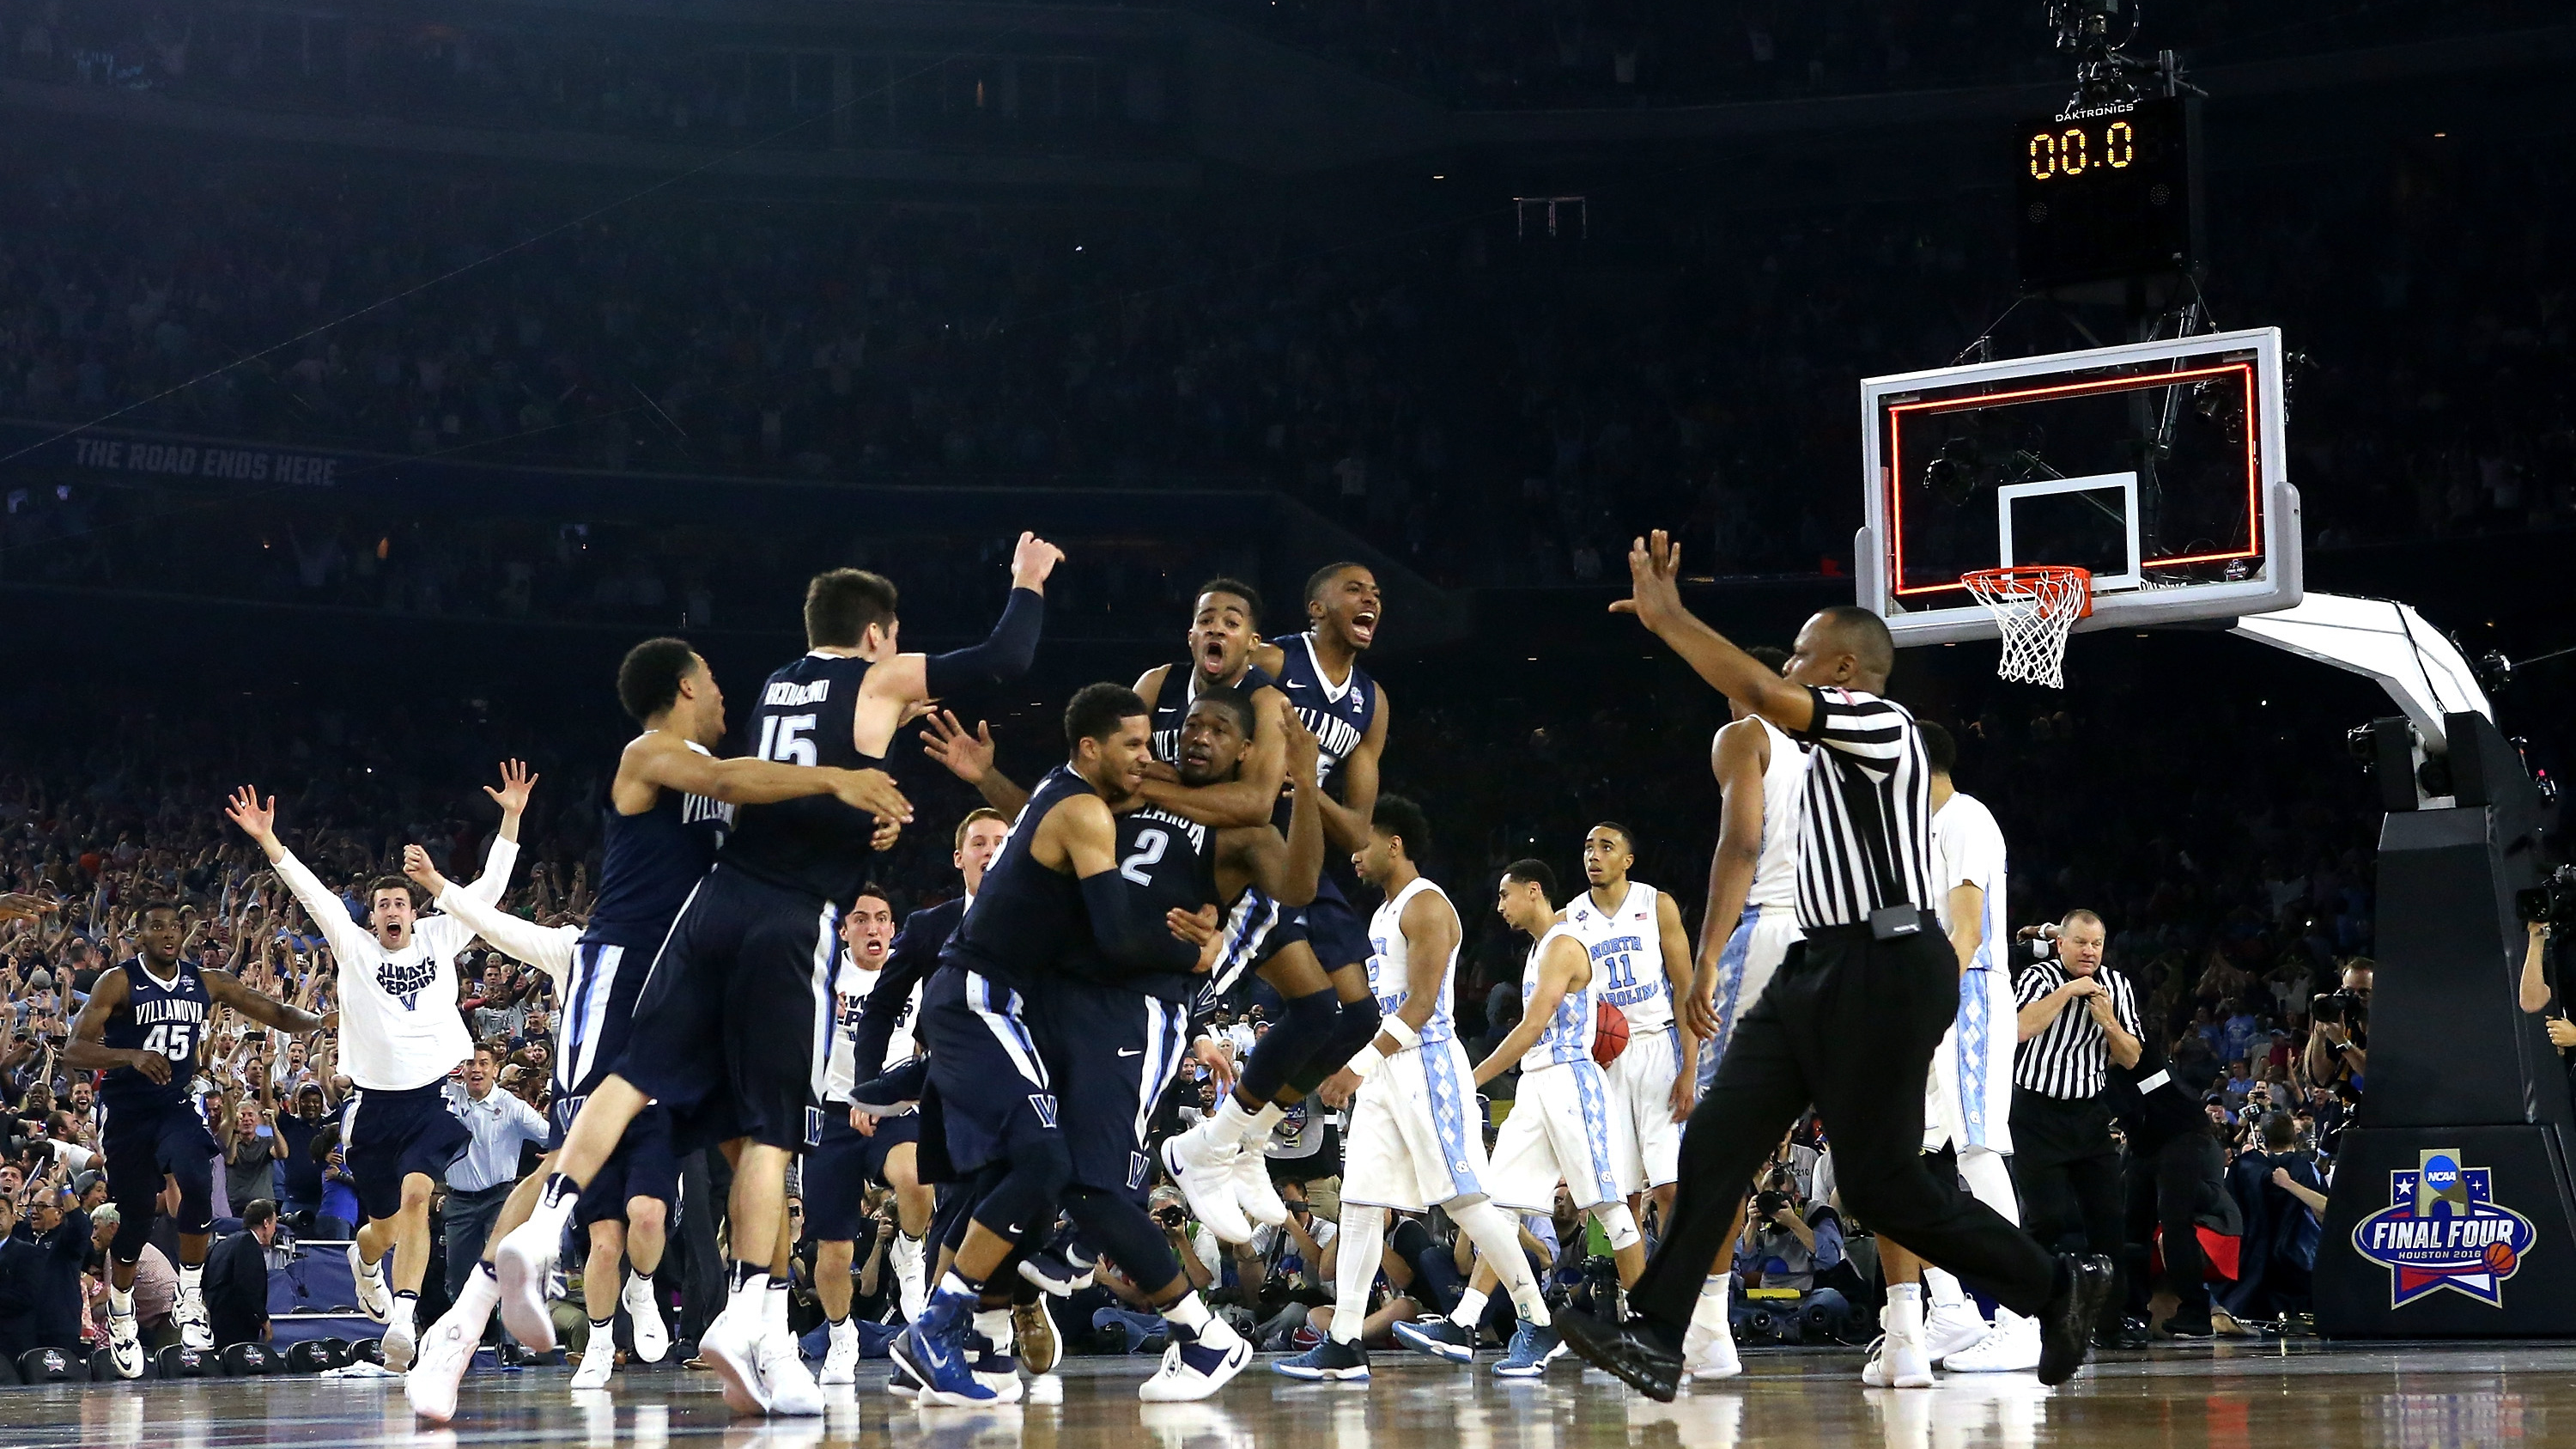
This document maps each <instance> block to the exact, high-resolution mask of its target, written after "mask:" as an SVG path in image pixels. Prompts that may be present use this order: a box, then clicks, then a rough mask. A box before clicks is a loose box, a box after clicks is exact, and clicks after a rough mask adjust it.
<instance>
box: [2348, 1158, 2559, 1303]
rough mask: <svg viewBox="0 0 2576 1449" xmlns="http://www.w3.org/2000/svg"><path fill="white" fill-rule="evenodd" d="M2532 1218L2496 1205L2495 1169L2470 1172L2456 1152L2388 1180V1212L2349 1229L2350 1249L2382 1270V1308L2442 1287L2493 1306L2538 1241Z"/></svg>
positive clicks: (2427, 1160)
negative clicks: (2386, 1283)
mask: <svg viewBox="0 0 2576 1449" xmlns="http://www.w3.org/2000/svg"><path fill="white" fill-rule="evenodd" d="M2539 1236H2540V1235H2539V1233H2538V1231H2537V1230H2536V1229H2535V1228H2534V1227H2533V1226H2532V1222H2531V1219H2529V1218H2527V1217H2524V1216H2523V1215H2522V1214H2520V1213H2518V1212H2515V1211H2514V1210H2513V1209H2511V1208H2509V1207H2506V1206H2504V1205H2503V1204H2502V1203H2499V1202H2497V1201H2496V1200H2495V1174H2494V1169H2492V1168H2486V1167H2468V1166H2464V1165H2463V1164H2462V1163H2461V1161H2460V1152H2459V1149H2458V1148H2455V1147H2437V1148H2432V1149H2430V1150H2427V1151H2423V1152H2420V1153H2418V1154H2417V1156H2416V1165H2415V1168H2414V1170H2413V1171H2407V1170H2405V1169H2403V1168H2401V1169H2398V1170H2397V1171H2394V1172H2391V1173H2390V1174H2388V1206H2386V1207H2384V1208H2381V1209H2380V1210H2379V1211H2377V1212H2374V1213H2371V1214H2369V1215H2368V1216H2366V1217H2364V1218H2363V1219H2362V1220H2361V1221H2360V1222H2358V1223H2355V1224H2354V1225H2353V1229H2352V1246H2353V1250H2354V1251H2355V1252H2357V1253H2359V1254H2360V1255H2361V1256H2362V1257H2364V1258H2366V1259H2368V1260H2369V1261H2371V1262H2373V1263H2377V1264H2379V1265H2380V1266H2381V1267H2384V1268H2386V1269H2387V1270H2388V1275H2389V1295H2388V1300H2389V1301H2388V1306H2389V1307H2391V1308H2402V1307H2404V1306H2405V1305H2407V1304H2409V1303H2413V1302H2415V1301H2416V1300H2418V1299H2421V1298H2424V1297H2426V1296H2428V1295H2430V1294H2433V1293H2436V1292H2440V1291H2442V1290H2444V1289H2448V1290H2450V1291H2451V1292H2454V1293H2458V1294H2460V1295H2462V1296H2463V1297H2468V1298H2474V1299H2476V1300H2477V1301H2479V1302H2481V1303H2484V1304H2487V1305H2489V1306H2491V1307H2501V1306H2503V1302H2504V1284H2505V1280H2506V1279H2508V1278H2511V1277H2512V1276H2513V1275H2514V1274H2515V1273H2517V1272H2519V1271H2521V1269H2522V1260H2523V1259H2524V1257H2526V1256H2527V1255H2529V1253H2530V1252H2531V1250H2532V1248H2533V1246H2534V1245H2535V1243H2536V1242H2537V1241H2538V1239H2539Z"/></svg>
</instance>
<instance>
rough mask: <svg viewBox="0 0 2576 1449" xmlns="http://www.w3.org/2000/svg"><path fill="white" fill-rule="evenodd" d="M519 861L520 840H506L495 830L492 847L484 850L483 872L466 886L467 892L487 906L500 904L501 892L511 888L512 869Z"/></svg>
mask: <svg viewBox="0 0 2576 1449" xmlns="http://www.w3.org/2000/svg"><path fill="white" fill-rule="evenodd" d="M518 863H519V842H517V841H515V840H504V839H502V838H501V835H500V832H499V831H494V832H493V834H492V848H491V849H489V850H487V851H485V852H483V873H482V874H481V875H478V876H476V877H475V878H474V884H472V885H470V886H467V887H465V890H466V892H467V893H469V894H471V895H472V896H473V897H474V899H476V900H478V901H481V902H482V903H483V904H485V905H487V906H497V905H499V904H500V903H501V893H502V892H504V891H506V890H508V889H509V888H510V871H511V869H512V868H513V867H515V866H516V865H518Z"/></svg>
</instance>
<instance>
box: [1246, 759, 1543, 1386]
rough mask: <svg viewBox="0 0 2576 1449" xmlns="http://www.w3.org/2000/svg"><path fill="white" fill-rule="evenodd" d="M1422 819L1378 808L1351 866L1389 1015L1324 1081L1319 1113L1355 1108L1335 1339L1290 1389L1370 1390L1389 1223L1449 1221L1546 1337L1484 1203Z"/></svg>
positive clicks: (1448, 935)
mask: <svg viewBox="0 0 2576 1449" xmlns="http://www.w3.org/2000/svg"><path fill="white" fill-rule="evenodd" d="M1430 839H1431V826H1430V822H1429V821H1427V820H1425V819H1424V818H1423V815H1422V810H1421V807H1420V806H1417V805H1415V804H1414V803H1413V802H1412V801H1410V800H1406V799H1404V798H1402V797H1401V796H1396V795H1381V796H1379V797H1378V799H1377V803H1376V805H1375V807H1374V808H1373V809H1372V810H1371V811H1370V812H1369V839H1368V844H1367V845H1366V846H1364V847H1363V848H1361V849H1360V850H1357V851H1354V852H1353V853H1352V855H1351V864H1352V866H1353V868H1354V869H1355V870H1356V871H1357V872H1358V874H1359V878H1360V879H1361V880H1363V881H1365V882H1367V883H1368V884H1370V885H1372V886H1375V887H1377V888H1378V889H1379V890H1380V891H1382V892H1384V893H1385V896H1386V904H1384V905H1382V906H1379V907H1378V908H1377V913H1376V914H1375V915H1373V916H1372V917H1370V918H1369V959H1368V980H1369V990H1370V992H1371V993H1372V994H1373V995H1375V997H1376V998H1377V1004H1378V1008H1379V1010H1380V1012H1381V1013H1382V1015H1383V1021H1382V1022H1381V1023H1380V1026H1379V1029H1378V1035H1377V1038H1376V1039H1375V1040H1374V1041H1371V1042H1370V1043H1369V1044H1368V1045H1367V1046H1365V1047H1362V1048H1361V1049H1360V1051H1359V1053H1358V1054H1357V1055H1355V1056H1353V1057H1352V1058H1351V1060H1350V1065H1348V1066H1346V1067H1344V1068H1342V1069H1341V1070H1340V1071H1338V1072H1335V1073H1334V1074H1333V1075H1332V1076H1331V1077H1330V1078H1328V1079H1327V1080H1326V1081H1325V1082H1324V1083H1323V1085H1322V1086H1321V1087H1319V1088H1318V1089H1317V1090H1318V1093H1319V1094H1320V1095H1321V1096H1322V1097H1323V1099H1324V1102H1325V1105H1327V1106H1331V1107H1340V1106H1342V1105H1343V1104H1344V1103H1349V1104H1350V1112H1351V1119H1350V1127H1349V1129H1348V1131H1347V1132H1346V1133H1345V1134H1344V1135H1343V1139H1342V1217H1341V1225H1340V1226H1341V1237H1340V1251H1339V1261H1340V1262H1341V1263H1342V1264H1343V1265H1344V1267H1343V1268H1342V1270H1341V1271H1340V1272H1338V1273H1336V1274H1335V1276H1334V1282H1333V1321H1332V1327H1331V1329H1330V1336H1329V1337H1327V1338H1326V1339H1325V1340H1324V1341H1323V1342H1321V1343H1318V1344H1316V1345H1315V1347H1314V1348H1313V1349H1311V1350H1309V1351H1308V1352H1306V1353H1303V1354H1300V1355H1299V1356H1297V1357H1296V1358H1293V1359H1286V1360H1283V1361H1281V1362H1279V1363H1277V1364H1274V1365H1272V1367H1273V1368H1275V1369H1277V1370H1278V1371H1279V1372H1280V1373H1282V1374H1285V1375H1287V1376H1288V1377H1290V1378H1296V1379H1365V1378H1367V1377H1368V1372H1369V1370H1368V1354H1367V1351H1366V1350H1364V1349H1362V1348H1361V1347H1360V1329H1361V1325H1362V1324H1363V1323H1364V1322H1365V1321H1366V1320H1367V1318H1368V1295H1369V1285H1370V1284H1371V1283H1373V1282H1374V1281H1375V1280H1376V1278H1377V1269H1376V1264H1377V1261H1378V1255H1379V1251H1380V1249H1381V1248H1382V1247H1383V1246H1384V1243H1385V1240H1386V1218H1387V1213H1388V1212H1389V1211H1390V1210H1395V1211H1402V1212H1415V1213H1418V1212H1424V1211H1427V1210H1429V1209H1430V1208H1432V1207H1435V1206H1436V1207H1441V1208H1445V1209H1446V1210H1447V1211H1448V1214H1449V1220H1450V1221H1451V1222H1454V1223H1456V1224H1457V1225H1458V1227H1459V1230H1460V1231H1462V1232H1464V1233H1466V1234H1467V1236H1468V1237H1469V1238H1471V1239H1473V1240H1474V1242H1475V1244H1476V1248H1477V1250H1478V1251H1480V1252H1482V1253H1484V1254H1485V1255H1486V1257H1487V1258H1489V1259H1491V1260H1492V1261H1493V1263H1494V1266H1495V1268H1496V1270H1497V1271H1498V1272H1500V1273H1501V1274H1502V1282H1503V1285H1504V1287H1505V1288H1507V1289H1508V1290H1509V1291H1510V1293H1511V1296H1512V1304H1513V1306H1514V1307H1515V1308H1517V1309H1518V1310H1519V1311H1520V1316H1521V1321H1522V1322H1523V1323H1528V1324H1535V1325H1537V1326H1538V1327H1540V1328H1545V1327H1547V1326H1548V1323H1549V1318H1548V1312H1547V1300H1546V1299H1544V1298H1542V1297H1540V1296H1539V1289H1538V1279H1537V1278H1536V1276H1535V1275H1533V1274H1532V1273H1531V1272H1530V1267H1529V1260H1528V1259H1526V1258H1524V1257H1522V1256H1521V1250H1520V1229H1519V1226H1518V1225H1517V1223H1516V1222H1515V1221H1514V1219H1513V1218H1512V1216H1511V1215H1510V1214H1508V1213H1506V1212H1504V1211H1503V1210H1502V1209H1501V1208H1498V1207H1496V1206H1494V1204H1493V1203H1492V1202H1491V1201H1490V1200H1489V1198H1488V1194H1487V1190H1486V1187H1485V1173H1486V1164H1485V1132H1484V1122H1483V1120H1482V1114H1481V1113H1479V1112H1478V1110H1477V1107H1476V1089H1475V1082H1474V1068H1473V1067H1471V1066H1470V1065H1469V1064H1468V1061H1467V1051H1466V1048H1464V1047H1462V1046H1460V1045H1459V1044H1458V1032H1457V1027H1456V1024H1455V1019H1454V1017H1453V1015H1452V1011H1451V1001H1452V994H1453V992H1454V991H1455V990H1456V981H1457V975H1458V941H1459V937H1460V932H1459V927H1458V911H1457V908H1456V907H1454V906H1452V905H1450V904H1449V897H1448V896H1446V895H1444V894H1442V893H1441V890H1440V887H1438V886H1436V885H1433V884H1432V883H1431V882H1430V881H1429V880H1428V879H1426V878H1425V877H1424V876H1423V874H1422V871H1421V869H1420V867H1419V866H1418V865H1417V864H1416V863H1415V862H1416V859H1417V857H1418V856H1420V855H1421V854H1422V853H1423V852H1424V851H1425V849H1426V847H1427V846H1428V845H1429V843H1430Z"/></svg>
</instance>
